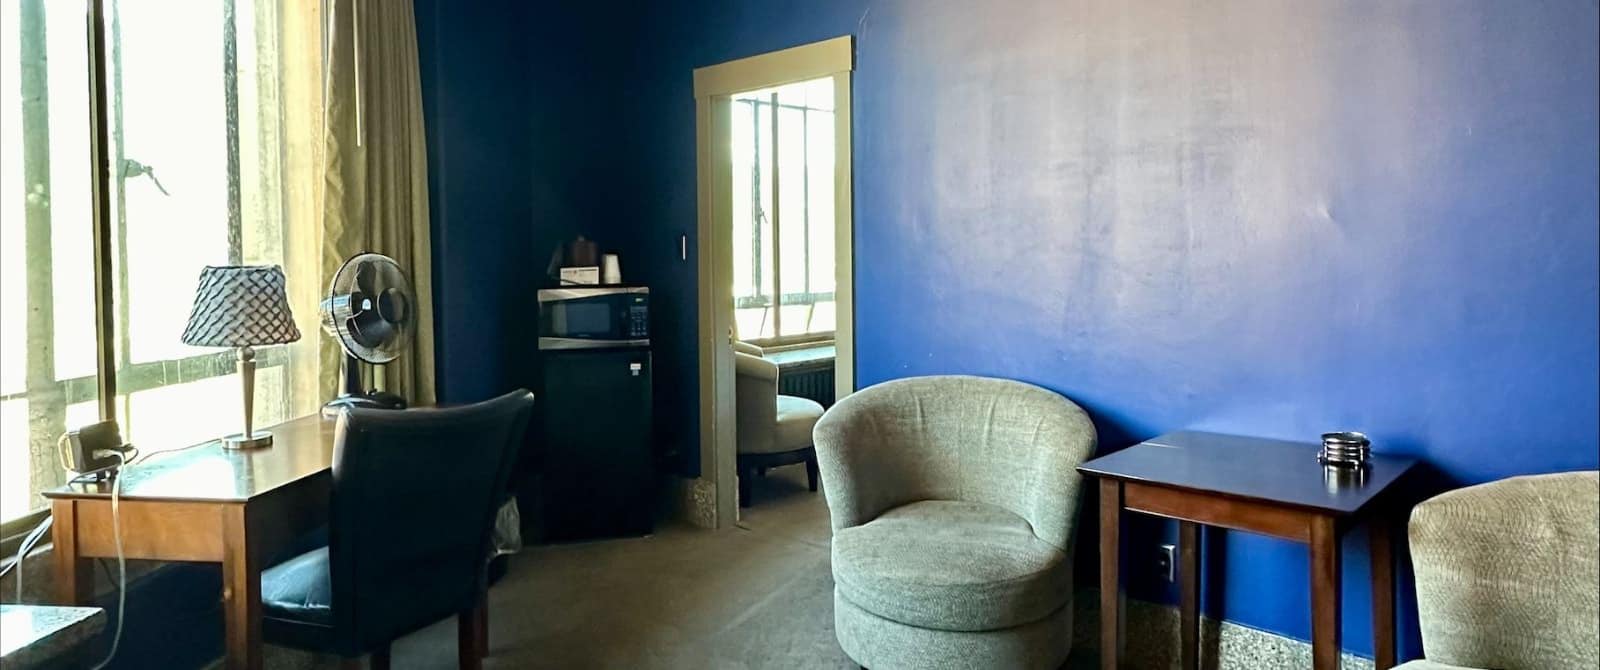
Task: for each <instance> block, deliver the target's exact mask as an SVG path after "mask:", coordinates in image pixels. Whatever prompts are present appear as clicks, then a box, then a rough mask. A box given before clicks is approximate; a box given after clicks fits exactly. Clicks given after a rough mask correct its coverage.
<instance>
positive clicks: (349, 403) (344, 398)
mask: <svg viewBox="0 0 1600 670" xmlns="http://www.w3.org/2000/svg"><path fill="white" fill-rule="evenodd" d="M353 407H360V408H362V409H405V408H406V401H405V400H404V399H402V398H401V397H400V396H397V395H395V394H393V393H384V392H382V391H374V392H372V393H370V394H366V395H349V394H341V395H340V396H339V397H337V398H334V399H333V400H329V401H328V404H326V405H323V406H322V416H323V418H327V419H332V418H335V417H338V416H339V415H340V414H343V413H344V410H345V408H353Z"/></svg>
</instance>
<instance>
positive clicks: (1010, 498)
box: [814, 376, 1095, 550]
mask: <svg viewBox="0 0 1600 670" xmlns="http://www.w3.org/2000/svg"><path fill="white" fill-rule="evenodd" d="M814 437H815V441H816V447H817V461H818V464H819V465H820V466H821V471H822V481H823V490H824V491H825V493H826V495H827V499H828V508H829V512H830V514H831V515H832V517H833V527H834V529H835V530H838V529H841V528H848V527H850V526H855V525H859V524H863V523H866V522H868V521H871V520H873V519H874V518H877V516H878V515H880V514H882V513H884V512H886V511H888V510H890V509H892V508H894V507H898V506H900V505H904V504H906V503H910V502H916V501H919V500H962V501H968V502H981V503H988V504H992V505H998V506H1000V507H1002V508H1005V509H1007V510H1009V511H1011V512H1012V513H1014V514H1016V515H1018V516H1020V517H1022V518H1024V519H1026V520H1027V521H1028V522H1029V523H1030V524H1032V525H1033V529H1034V534H1035V535H1037V536H1038V537H1039V538H1040V539H1042V540H1045V541H1046V542H1050V543H1051V544H1054V545H1055V546H1057V547H1059V548H1061V549H1062V550H1070V549H1071V542H1072V537H1073V534H1074V531H1075V529H1076V527H1077V506H1078V489H1079V486H1080V484H1081V479H1082V478H1081V476H1080V475H1079V474H1078V471H1077V466H1078V464H1079V463H1082V462H1083V461H1084V460H1085V459H1087V458H1088V457H1089V456H1090V454H1092V453H1094V448H1095V429H1094V424H1093V423H1091V422H1090V421H1089V416H1088V415H1087V414H1085V413H1084V411H1083V410H1082V409H1081V408H1079V407H1078V406H1077V405H1075V404H1073V403H1072V401H1070V400H1067V399H1066V398H1064V397H1062V396H1061V395H1059V394H1057V393H1055V392H1053V391H1050V390H1048V389H1043V388H1040V387H1037V386H1033V385H1031V384H1024V383H1022V382H1017V381H1011V380H1007V379H990V378H984V377H967V376H936V377H913V378H910V379H900V380H895V381H891V382H885V383H882V384H878V385H876V386H872V387H869V388H866V389H862V390H860V391H857V392H856V393H854V394H852V395H850V396H849V397H847V398H845V399H844V400H841V401H839V403H838V404H835V405H834V406H833V407H831V408H829V409H828V412H827V414H824V415H823V417H822V419H821V420H820V421H818V422H817V427H816V430H815V433H814Z"/></svg>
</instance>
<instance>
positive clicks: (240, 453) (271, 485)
mask: <svg viewBox="0 0 1600 670" xmlns="http://www.w3.org/2000/svg"><path fill="white" fill-rule="evenodd" d="M336 424H337V422H336V421H335V420H334V419H323V418H322V417H321V416H320V415H317V414H313V415H311V416H307V417H301V418H299V419H293V420H291V421H287V422H284V423H281V424H278V425H276V426H273V427H271V428H269V429H268V430H270V431H271V432H272V446H270V447H263V448H260V449H224V448H223V447H222V443H221V442H219V441H212V442H206V443H203V444H198V445H195V446H193V447H188V448H185V449H177V450H173V451H168V452H155V453H152V454H150V456H148V457H146V458H141V459H140V460H137V461H135V462H134V463H133V464H131V465H128V466H126V467H125V468H123V470H122V474H120V475H118V476H119V477H121V478H122V491H121V493H120V494H119V495H121V497H122V498H123V499H124V500H179V501H216V502H244V501H247V500H250V499H252V498H255V497H257V496H261V495H264V494H266V493H269V492H271V491H274V490H276V489H279V488H282V487H284V486H288V485H290V484H293V483H295V482H298V481H301V480H303V479H306V478H307V477H311V476H314V475H317V474H320V473H322V472H325V471H327V470H329V469H330V468H331V467H332V465H333V443H334V439H333V433H334V427H335V425H336ZM110 495H111V482H110V481H94V482H83V483H77V484H67V485H65V486H62V487H59V488H55V489H51V490H49V491H45V492H44V496H45V497H46V498H105V497H110Z"/></svg>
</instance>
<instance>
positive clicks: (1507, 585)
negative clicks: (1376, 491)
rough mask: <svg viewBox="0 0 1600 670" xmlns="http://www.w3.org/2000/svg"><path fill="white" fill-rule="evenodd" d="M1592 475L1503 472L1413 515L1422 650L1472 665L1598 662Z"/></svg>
mask: <svg viewBox="0 0 1600 670" xmlns="http://www.w3.org/2000/svg"><path fill="white" fill-rule="evenodd" d="M1597 519H1600V472H1567V473H1561V474H1553V475H1534V476H1528V477H1512V478H1510V479H1503V480H1500V481H1497V482H1490V483H1488V484H1480V485H1477V486H1469V487H1467V488H1463V489H1457V490H1455V491H1450V492H1448V493H1444V494H1442V495H1439V496H1436V497H1434V498H1432V499H1430V500H1427V501H1426V502H1423V503H1422V504H1420V505H1417V506H1416V508H1415V509H1413V510H1412V512H1411V524H1410V528H1409V534H1410V536H1411V561H1412V564H1413V567H1414V568H1415V570H1416V577H1417V610H1418V613H1419V614H1420V615H1421V619H1422V651H1423V655H1424V656H1426V657H1427V659H1428V660H1429V661H1433V662H1436V663H1448V664H1450V665H1459V666H1467V667H1474V668H1500V669H1502V670H1523V669H1528V670H1532V669H1534V668H1594V667H1597V666H1600V592H1597V590H1600V559H1597V558H1596V555H1595V552H1596V549H1597V547H1600V520H1597Z"/></svg>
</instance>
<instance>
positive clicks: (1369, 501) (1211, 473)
mask: <svg viewBox="0 0 1600 670" xmlns="http://www.w3.org/2000/svg"><path fill="white" fill-rule="evenodd" d="M1318 449H1319V447H1318V445H1312V444H1301V443H1294V442H1282V441H1278V440H1263V439H1256V438H1248V437H1236V436H1231V435H1217V434H1214V433H1197V432H1189V431H1185V432H1178V433H1170V434H1167V435H1163V436H1161V437H1157V438H1155V439H1152V440H1149V441H1147V442H1144V443H1142V444H1138V445H1134V446H1132V447H1129V448H1127V449H1123V450H1122V451H1118V452H1115V453H1112V454H1108V455H1105V456H1101V457H1100V458H1096V459H1094V460H1092V461H1089V462H1087V463H1084V464H1083V465H1081V466H1079V467H1078V470H1079V471H1080V472H1083V473H1084V474H1087V475H1091V476H1094V477H1098V478H1099V479H1100V651H1101V654H1100V658H1101V667H1102V668H1104V669H1105V670H1114V669H1115V668H1116V667H1117V665H1118V663H1119V662H1120V658H1119V656H1120V655H1121V653H1122V642H1123V640H1122V622H1123V612H1122V601H1123V591H1122V583H1121V580H1120V578H1119V573H1120V562H1119V552H1120V550H1121V526H1122V511H1123V510H1130V511H1134V512H1142V513H1145V514H1154V515H1156V516H1162V517H1167V518H1169V519H1176V520H1177V521H1178V553H1179V556H1178V573H1179V585H1178V589H1179V591H1178V592H1179V601H1180V602H1179V609H1180V610H1181V612H1182V614H1181V622H1180V625H1179V630H1180V631H1181V641H1182V644H1183V649H1182V651H1181V657H1182V660H1183V667H1184V668H1185V669H1187V670H1192V669H1194V668H1198V667H1199V665H1200V612H1199V610H1200V577H1199V567H1200V550H1199V540H1200V533H1199V524H1206V525H1211V526H1218V527H1222V528H1230V529H1233V530H1243V531H1249V532H1253V533H1261V534H1264V535H1270V536H1272V537H1277V538H1282V539H1286V540H1293V541H1295V542H1302V543H1305V544H1307V545H1309V546H1310V550H1311V647H1312V651H1311V655H1312V659H1313V665H1314V667H1315V668H1316V670H1335V669H1336V668H1338V667H1339V652H1340V645H1339V576H1340V573H1339V558H1340V557H1339V536H1340V534H1341V533H1343V532H1344V531H1345V530H1347V529H1348V528H1350V527H1351V526H1353V525H1354V524H1355V523H1356V522H1358V521H1360V520H1363V519H1365V520H1366V521H1368V527H1369V528H1370V530H1371V534H1372V537H1371V549H1372V632H1373V639H1374V645H1373V652H1374V653H1373V655H1374V656H1375V657H1376V659H1375V660H1376V665H1377V668H1378V670H1385V669H1386V668H1390V667H1393V666H1394V663H1395V636H1394V595H1395V594H1394V554H1393V551H1392V550H1391V543H1392V539H1393V530H1392V529H1393V528H1394V527H1395V524H1393V523H1392V522H1393V519H1392V517H1393V516H1394V515H1395V513H1396V512H1398V510H1395V509H1392V508H1391V506H1392V501H1391V500H1390V498H1392V495H1385V493H1386V492H1387V491H1389V490H1390V489H1391V485H1392V484H1394V483H1395V481H1396V480H1398V479H1399V478H1400V477H1401V476H1402V475H1404V474H1405V473H1406V472H1407V471H1408V470H1410V469H1411V468H1412V467H1413V466H1414V465H1416V461H1414V460H1412V459H1409V458H1397V457H1393V456H1383V455H1377V454H1374V455H1373V457H1372V462H1371V465H1370V467H1369V469H1368V470H1367V471H1366V474H1365V476H1364V478H1363V479H1362V480H1361V481H1355V480H1354V479H1352V478H1350V477H1348V476H1346V477H1345V478H1344V479H1339V478H1337V477H1333V476H1331V475H1330V473H1326V472H1324V469H1323V467H1322V466H1321V465H1320V464H1318V463H1317V461H1316V454H1317V451H1318Z"/></svg>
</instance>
